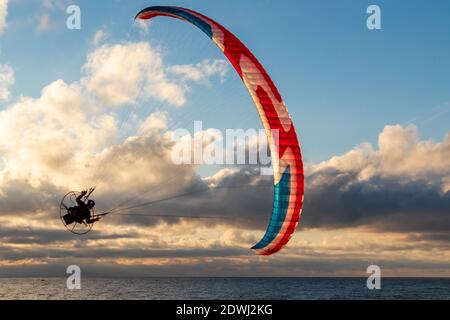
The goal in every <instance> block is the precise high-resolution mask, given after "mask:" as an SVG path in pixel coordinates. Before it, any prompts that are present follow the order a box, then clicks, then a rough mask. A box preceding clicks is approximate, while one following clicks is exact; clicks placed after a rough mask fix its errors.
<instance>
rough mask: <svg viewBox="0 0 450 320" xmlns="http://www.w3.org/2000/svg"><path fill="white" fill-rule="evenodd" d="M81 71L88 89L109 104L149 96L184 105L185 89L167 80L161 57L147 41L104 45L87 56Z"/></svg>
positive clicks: (129, 101) (128, 101)
mask: <svg viewBox="0 0 450 320" xmlns="http://www.w3.org/2000/svg"><path fill="white" fill-rule="evenodd" d="M84 70H85V71H86V73H87V74H88V76H87V78H85V79H84V81H85V82H86V87H87V88H88V90H90V91H91V92H94V93H96V94H97V95H98V96H99V97H100V98H102V99H103V100H104V101H105V102H106V103H109V104H112V105H123V104H134V103H136V102H137V100H138V99H139V98H150V97H151V98H155V99H158V100H160V101H166V102H168V103H170V104H173V105H175V106H178V107H180V106H183V105H184V104H185V103H186V96H185V89H184V88H183V87H182V86H180V85H177V84H176V83H174V82H171V81H170V80H168V78H167V76H166V73H165V69H164V65H163V59H162V57H161V54H160V53H159V52H158V51H156V50H154V49H153V48H152V47H151V46H150V45H149V44H148V43H146V42H140V43H126V44H116V45H103V46H101V47H100V48H98V49H96V50H95V51H94V52H92V53H91V54H89V56H88V58H87V62H86V64H85V66H84Z"/></svg>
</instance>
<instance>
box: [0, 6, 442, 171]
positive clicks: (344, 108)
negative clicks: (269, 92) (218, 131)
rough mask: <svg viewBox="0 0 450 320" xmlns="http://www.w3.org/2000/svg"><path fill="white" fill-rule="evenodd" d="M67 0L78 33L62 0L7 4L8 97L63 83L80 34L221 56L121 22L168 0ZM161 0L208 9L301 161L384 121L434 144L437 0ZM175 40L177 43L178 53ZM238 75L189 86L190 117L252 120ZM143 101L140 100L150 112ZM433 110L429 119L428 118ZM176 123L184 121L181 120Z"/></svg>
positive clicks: (78, 62)
mask: <svg viewBox="0 0 450 320" xmlns="http://www.w3.org/2000/svg"><path fill="white" fill-rule="evenodd" d="M55 3H56V2H55ZM69 3H76V4H78V5H79V6H80V7H81V10H82V29H81V30H67V29H66V28H65V27H64V26H65V19H66V14H65V12H64V11H65V6H61V7H58V5H55V6H54V8H53V9H49V8H46V7H45V6H43V5H42V4H41V2H39V1H35V2H33V3H29V2H25V1H16V2H13V3H11V4H10V6H9V10H8V11H9V13H8V30H7V32H5V34H4V35H3V37H2V39H1V47H2V55H1V60H2V63H8V64H10V65H11V66H12V67H13V68H14V71H15V78H16V82H15V85H14V87H13V88H12V93H13V100H14V99H15V98H17V97H18V96H20V95H31V96H38V95H39V92H40V90H41V89H42V87H44V86H45V85H46V84H48V83H50V82H52V81H54V80H56V79H58V78H62V79H64V80H65V81H66V82H71V81H75V80H77V79H79V78H80V68H81V66H82V65H83V64H84V62H85V60H86V55H87V53H88V52H89V51H91V50H92V44H91V40H92V37H93V35H94V34H95V32H96V31H97V30H99V29H105V30H106V31H107V32H108V33H109V36H110V37H109V39H108V42H122V41H150V42H151V43H159V44H162V45H163V46H164V48H165V49H166V50H165V52H166V57H165V58H166V61H167V62H168V63H191V62H196V61H200V60H202V59H203V58H208V57H215V58H221V56H220V52H219V51H218V50H217V49H216V48H215V47H214V46H213V45H212V44H209V43H208V39H207V38H205V37H204V35H203V34H201V33H200V32H198V30H195V29H194V28H192V27H190V26H188V25H186V24H183V23H181V22H174V21H168V20H170V19H158V20H155V21H154V29H153V30H152V31H151V32H150V33H149V34H146V35H142V34H140V33H139V31H138V30H136V28H133V26H132V24H133V21H132V17H133V15H134V14H135V13H136V12H137V11H138V10H140V9H141V8H143V7H146V6H149V5H155V4H168V3H167V1H133V2H130V1H106V0H103V1H72V2H69ZM372 3H376V4H378V5H380V7H381V10H382V30H377V31H369V30H368V29H367V28H366V23H365V21H366V18H367V14H366V13H365V11H366V8H367V6H368V5H369V4H372ZM170 4H173V5H182V6H186V7H190V8H193V9H195V10H198V11H200V12H203V13H205V14H207V15H209V16H211V17H212V18H213V19H215V20H217V21H218V22H220V23H222V24H223V25H225V26H226V27H228V28H229V29H230V30H231V31H233V32H234V33H235V34H236V35H237V36H238V37H240V38H241V40H242V41H243V42H245V43H246V44H247V46H248V47H249V48H250V49H251V50H252V51H253V52H254V53H255V55H256V56H257V57H258V58H259V59H260V60H261V62H262V63H263V64H264V65H265V67H266V69H267V70H268V72H269V73H270V74H271V76H272V77H273V79H274V80H275V83H276V84H277V85H278V87H279V89H280V91H281V93H282V96H283V98H284V100H285V102H286V104H287V106H288V108H289V110H290V112H291V114H292V117H293V118H294V123H295V124H296V127H297V131H298V133H299V135H300V139H301V142H302V147H303V150H304V152H303V153H304V157H305V159H306V160H307V161H310V162H317V161H321V160H325V159H327V158H329V157H330V156H332V155H335V154H341V153H343V152H345V151H347V150H349V149H350V148H352V147H353V146H355V145H357V144H359V143H361V142H365V141H369V142H372V143H375V142H376V139H377V135H378V133H379V132H380V131H381V130H382V128H383V127H384V126H385V125H386V124H397V123H398V124H408V123H415V124H416V125H417V126H418V128H419V131H420V133H421V137H422V138H425V139H434V140H437V141H441V140H442V139H443V137H444V135H445V134H446V133H447V130H448V124H449V123H450V122H449V121H450V111H449V110H450V106H449V101H450V94H449V92H450V91H449V87H450V79H449V74H450V72H449V71H450V61H449V59H448V57H449V56H450V43H449V41H448V39H450V27H449V25H448V12H450V3H448V2H447V1H433V2H432V3H431V2H429V1H408V2H407V1H395V2H393V1H376V2H373V1H372V2H367V1H339V2H335V1H314V2H309V1H308V2H306V1H282V2H278V1H226V2H224V1H178V2H171V3H170ZM30 12H32V13H33V14H30ZM40 14H48V15H49V17H50V21H51V24H50V27H49V29H48V30H45V31H38V30H36V21H37V20H36V19H35V17H37V16H38V15H40ZM151 29H152V28H151ZM153 31H155V32H153ZM179 46H182V48H183V50H178V48H179ZM232 72H233V73H234V71H232ZM238 81H239V80H238V78H237V76H236V75H234V74H232V73H229V75H228V77H227V79H226V81H225V83H224V84H223V85H222V86H221V85H220V83H219V84H218V83H214V84H213V86H211V87H210V88H208V90H195V88H194V89H193V92H191V94H190V100H189V104H188V106H191V105H192V106H195V105H196V104H208V105H212V107H211V108H212V109H214V112H209V113H208V112H206V113H205V114H203V115H202V114H198V117H197V115H196V116H195V117H196V118H202V120H204V121H205V123H206V125H208V126H213V127H218V128H224V127H233V123H234V120H235V115H236V114H237V113H239V114H241V113H244V114H245V115H246V118H245V119H246V121H245V122H244V123H242V125H243V126H244V127H252V126H256V127H260V125H259V123H258V119H257V117H256V114H255V115H253V114H252V112H253V111H254V110H253V109H252V104H251V102H250V99H249V98H248V97H246V96H245V91H244V89H243V88H241V87H240V84H237V85H236V84H234V83H238ZM233 82H234V83H233ZM227 90H231V92H227ZM227 96H231V98H230V100H229V101H230V102H229V104H227V106H226V107H225V106H224V105H223V106H222V105H219V104H218V103H217V101H218V100H220V97H227ZM218 105H219V106H218ZM155 107H157V105H152V104H150V108H151V109H152V108H155ZM220 108H222V110H221V111H220V110H219V109H220ZM218 110H219V111H218ZM230 110H232V111H233V113H231V112H230ZM244 110H245V111H244ZM445 111H448V112H445ZM176 112H178V111H176ZM183 112H184V111H182V112H181V111H180V115H179V117H181V118H182V117H183V116H184V115H183ZM231 114H233V115H232V116H230V115H231ZM436 114H438V115H439V116H438V117H435V118H433V116H434V115H436ZM176 116H177V115H176V114H174V117H176ZM184 124H186V125H187V126H191V124H189V123H187V122H186V121H185V122H184Z"/></svg>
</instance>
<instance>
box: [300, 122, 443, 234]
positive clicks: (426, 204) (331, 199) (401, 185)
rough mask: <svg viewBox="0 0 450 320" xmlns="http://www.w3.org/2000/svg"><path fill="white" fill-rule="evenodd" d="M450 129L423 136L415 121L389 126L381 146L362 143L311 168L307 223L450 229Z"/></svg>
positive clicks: (380, 141)
mask: <svg viewBox="0 0 450 320" xmlns="http://www.w3.org/2000/svg"><path fill="white" fill-rule="evenodd" d="M449 155H450V135H447V137H446V138H445V140H444V141H443V142H441V143H436V142H432V141H420V139H419V135H418V130H417V128H416V127H414V126H408V127H402V126H399V125H394V126H386V127H385V128H384V130H383V131H382V132H381V133H380V135H379V138H378V150H375V149H374V148H373V147H372V146H371V145H369V144H363V145H360V146H358V147H356V148H355V149H353V150H351V151H349V152H348V153H346V154H344V155H342V156H336V157H333V158H331V159H330V160H328V161H325V162H323V163H320V164H317V165H313V166H311V167H310V168H309V169H308V174H307V177H308V178H307V184H306V188H307V190H306V195H305V201H306V204H305V216H304V219H303V223H304V224H305V226H308V227H323V228H343V227H351V226H361V225H364V226H367V227H370V228H372V229H375V230H379V231H382V230H393V231H398V232H442V233H448V232H449V231H450V217H449V212H450V211H449V209H450V192H449V185H448V177H449V176H450V157H449Z"/></svg>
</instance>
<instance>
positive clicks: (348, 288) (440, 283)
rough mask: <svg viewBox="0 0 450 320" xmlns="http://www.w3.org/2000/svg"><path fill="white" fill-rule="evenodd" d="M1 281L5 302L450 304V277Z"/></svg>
mask: <svg viewBox="0 0 450 320" xmlns="http://www.w3.org/2000/svg"><path fill="white" fill-rule="evenodd" d="M81 285H82V288H81V289H80V290H68V289H67V288H66V279H65V278H17V279H12V278H0V299H447V300H448V299H450V278H439V279H438V278H384V279H382V281H381V287H382V288H381V289H380V290H368V289H367V287H366V279H365V278H128V279H94V278H91V279H82V283H81Z"/></svg>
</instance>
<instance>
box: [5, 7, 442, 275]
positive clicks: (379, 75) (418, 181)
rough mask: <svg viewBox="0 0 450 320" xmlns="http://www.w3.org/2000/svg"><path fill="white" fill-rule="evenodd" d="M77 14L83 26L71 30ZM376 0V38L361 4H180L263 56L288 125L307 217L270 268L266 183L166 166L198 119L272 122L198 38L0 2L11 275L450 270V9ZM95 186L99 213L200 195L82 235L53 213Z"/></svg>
mask: <svg viewBox="0 0 450 320" xmlns="http://www.w3.org/2000/svg"><path fill="white" fill-rule="evenodd" d="M73 3H76V4H78V5H79V6H80V8H81V30H69V29H67V28H66V19H67V17H68V15H67V14H66V8H67V7H68V6H69V5H70V4H73ZM378 3H379V5H380V7H381V10H382V30H378V31H369V30H368V29H367V28H366V18H367V14H366V8H367V6H368V5H369V3H368V2H365V1H360V2H359V3H355V2H354V1H340V2H339V3H337V2H336V3H335V2H332V1H315V2H314V4H308V3H306V2H302V1H284V5H283V6H281V3H280V1H245V2H243V1H226V2H219V1H178V2H177V3H176V4H178V5H182V6H186V7H189V8H192V9H194V10H198V11H200V12H202V13H204V14H206V15H209V16H211V17H212V18H213V19H215V20H217V21H218V22H220V23H222V24H224V25H225V26H227V27H228V28H229V29H230V30H231V31H232V32H234V33H235V34H236V35H237V36H238V37H239V38H241V39H242V40H243V41H244V42H245V43H246V44H247V45H248V46H249V48H250V49H251V50H253V52H254V53H255V55H256V56H257V57H258V58H259V59H260V60H261V62H262V63H263V64H264V65H265V67H266V69H267V70H268V72H269V73H270V74H271V75H272V77H273V79H274V81H275V83H276V84H277V85H278V87H279V89H280V91H281V93H282V96H283V97H284V100H285V102H286V104H287V106H288V108H289V111H290V112H291V114H292V118H293V121H294V123H295V125H296V128H297V131H298V134H299V138H300V141H301V145H302V150H303V156H304V159H305V161H306V164H305V165H306V191H305V206H304V211H303V217H302V222H301V224H300V226H299V228H298V230H297V233H296V234H295V236H294V237H293V238H292V240H291V241H290V242H289V245H288V246H287V247H286V248H285V249H284V250H283V251H281V252H279V253H278V254H276V255H274V256H271V257H261V256H256V255H254V253H253V252H252V251H251V250H249V247H251V246H252V245H253V244H254V243H255V242H256V241H258V240H259V239H260V237H261V236H262V234H263V232H264V230H265V228H266V226H267V222H268V218H269V215H270V212H271V205H272V192H273V190H272V183H273V182H272V181H273V178H272V177H271V176H261V175H260V174H259V171H258V170H256V169H255V168H254V166H245V165H244V166H243V165H240V166H237V165H227V166H220V165H205V164H203V165H177V164H175V163H173V161H172V159H171V154H172V151H173V149H174V148H176V147H177V143H173V141H172V139H171V137H172V135H173V133H174V131H175V130H176V129H180V128H185V129H187V130H190V131H192V129H193V123H194V121H195V120H202V121H203V129H204V131H205V132H217V130H225V129H232V128H243V129H248V128H256V129H260V128H262V125H261V124H260V122H259V119H258V117H257V114H256V112H255V109H254V106H253V105H252V102H251V100H250V98H249V97H248V95H247V93H246V91H245V89H244V87H243V85H242V83H241V82H240V80H239V78H238V76H237V75H236V74H235V72H234V70H233V69H232V67H231V66H230V65H229V64H228V62H227V61H225V60H224V58H223V56H221V54H220V52H219V51H218V50H217V48H215V47H214V45H213V44H212V43H210V41H209V40H208V39H207V38H206V37H205V36H204V35H203V34H201V32H199V31H198V30H196V29H194V28H193V27H191V26H189V25H187V24H186V23H183V22H180V21H174V20H171V19H156V20H154V21H152V22H150V23H136V22H133V17H134V15H135V14H136V13H137V12H138V11H139V10H141V9H143V8H144V7H146V6H148V5H153V4H167V3H164V2H163V1H151V2H149V1H133V3H132V4H131V3H130V1H118V0H117V1H106V0H102V1H95V4H94V3H93V1H81V0H80V1H64V0H46V1H25V0H9V1H7V0H0V50H1V51H0V137H1V139H0V276H30V275H34V276H35V275H52V276H58V275H59V276H64V275H65V268H66V267H67V266H68V265H71V264H77V265H79V266H80V267H81V268H82V270H83V271H84V272H85V274H87V275H91V276H119V277H120V276H131V275H133V276H137V275H145V276H172V275H177V276H196V275H201V276H204V275H212V276H334V275H337V276H364V275H365V270H366V268H367V266H368V265H370V264H377V265H379V266H380V267H381V268H382V272H383V274H384V275H390V276H450V236H449V231H450V130H449V123H450V96H449V92H450V91H449V88H450V79H449V78H448V75H449V71H450V61H449V59H448V57H449V56H450V43H449V41H448V39H450V24H449V12H450V4H449V3H447V2H444V1H441V2H439V1H433V2H432V3H429V2H427V1H412V2H409V3H408V5H406V3H403V4H402V3H401V2H396V4H393V3H392V2H385V1H378ZM171 4H172V3H171ZM280 6H281V7H280ZM286 8H289V10H286ZM179 143H184V142H183V141H181V142H179ZM93 185H96V186H97V190H96V191H95V193H94V195H95V197H94V198H95V200H96V202H97V210H98V211H102V210H109V209H111V208H114V207H115V206H117V205H119V204H123V203H126V204H127V205H134V204H140V203H143V202H147V201H152V200H158V199H165V198H168V197H172V196H174V195H181V194H186V193H187V194H188V195H187V196H183V197H178V198H175V199H172V200H170V201H161V202H157V203H155V204H153V205H151V206H146V207H140V208H138V209H136V210H133V211H131V212H126V213H132V215H127V214H114V215H110V216H108V217H106V218H105V219H103V220H102V221H101V222H100V223H98V224H96V225H95V227H94V229H93V231H91V233H89V234H88V235H85V236H81V237H80V236H74V235H73V234H71V233H69V232H68V231H67V230H66V229H64V226H63V225H62V224H61V221H60V220H59V208H58V207H59V201H60V200H61V197H62V196H63V195H64V194H65V193H66V192H68V191H70V190H81V189H85V188H88V187H90V186H93ZM198 190H202V192H196V191H198ZM152 214H153V215H161V216H170V215H182V216H204V217H217V219H189V218H173V217H172V218H170V217H151V216H148V215H152ZM139 215H140V216H139Z"/></svg>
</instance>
